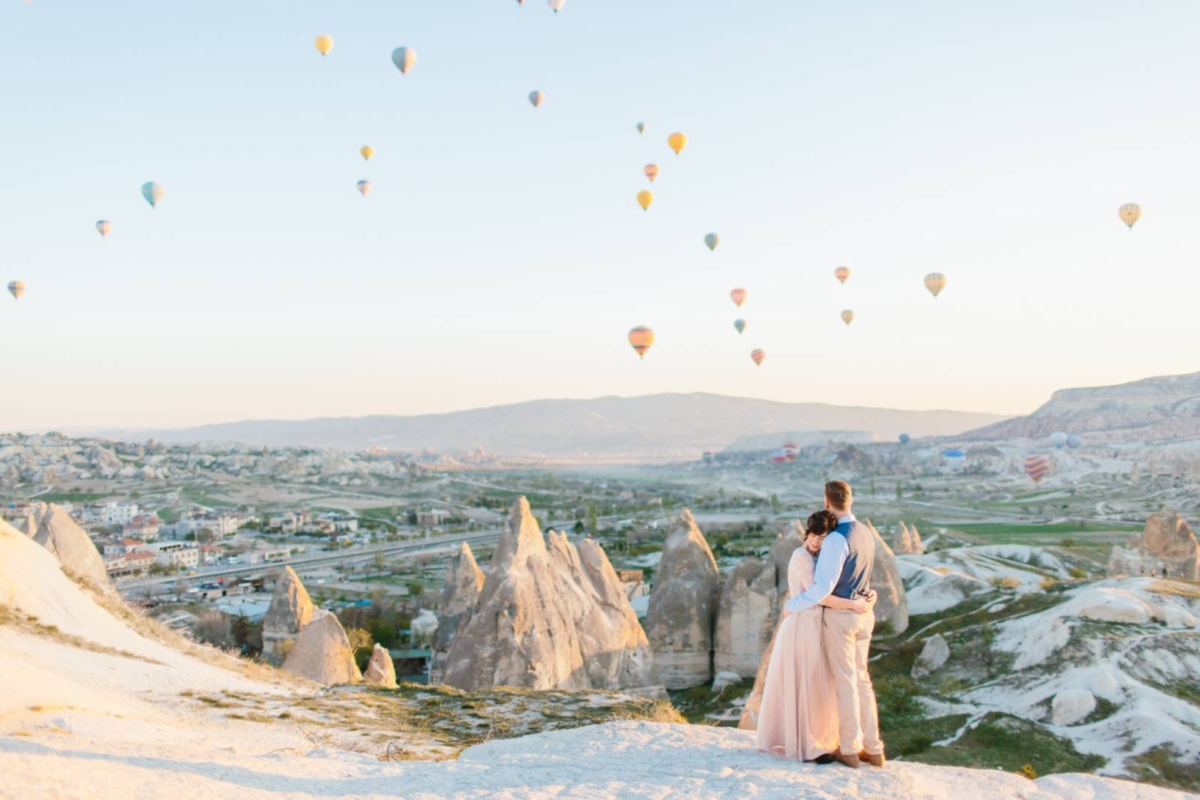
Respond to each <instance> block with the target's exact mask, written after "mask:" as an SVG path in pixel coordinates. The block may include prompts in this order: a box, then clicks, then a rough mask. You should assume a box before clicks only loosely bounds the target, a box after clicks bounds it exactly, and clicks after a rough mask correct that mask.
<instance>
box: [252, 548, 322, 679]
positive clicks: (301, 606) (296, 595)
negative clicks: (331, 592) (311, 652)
mask: <svg viewBox="0 0 1200 800" xmlns="http://www.w3.org/2000/svg"><path fill="white" fill-rule="evenodd" d="M312 618H313V602H312V598H311V597H309V596H308V591H307V590H306V589H305V588H304V584H303V583H301V582H300V576H298V575H297V574H296V572H295V570H293V569H292V568H291V567H284V568H283V572H282V573H281V574H280V576H279V578H278V580H277V581H276V582H275V593H274V594H273V595H272V596H271V605H270V606H269V607H268V608H267V613H266V616H264V617H263V633H262V637H263V655H264V656H266V658H267V660H268V661H270V662H272V663H274V664H279V663H282V662H283V660H284V659H285V658H287V656H288V651H289V650H291V648H292V645H293V644H294V643H295V641H296V637H297V636H299V635H300V631H301V630H303V628H304V626H305V625H307V624H308V623H309V622H310V621H311V620H312Z"/></svg>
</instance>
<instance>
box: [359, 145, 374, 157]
mask: <svg viewBox="0 0 1200 800" xmlns="http://www.w3.org/2000/svg"><path fill="white" fill-rule="evenodd" d="M358 152H360V153H362V157H363V161H370V160H371V156H373V155H375V148H374V147H371V145H369V144H364V145H363V146H362V147H361V148H360V149H359V151H358Z"/></svg>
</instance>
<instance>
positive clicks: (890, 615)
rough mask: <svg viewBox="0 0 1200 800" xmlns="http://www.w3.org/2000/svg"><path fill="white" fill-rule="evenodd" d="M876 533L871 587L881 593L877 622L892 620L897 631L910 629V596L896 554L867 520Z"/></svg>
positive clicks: (901, 631) (868, 521)
mask: <svg viewBox="0 0 1200 800" xmlns="http://www.w3.org/2000/svg"><path fill="white" fill-rule="evenodd" d="M867 525H868V526H869V527H870V528H871V532H872V533H874V534H875V564H874V566H873V567H872V568H871V588H872V589H874V590H875V591H876V592H878V593H879V599H878V600H876V601H875V622H876V624H877V625H878V623H880V622H884V621H887V622H890V623H891V624H892V630H893V631H894V632H895V633H903V632H904V631H905V630H907V629H908V597H907V596H906V595H905V593H904V582H903V581H901V580H900V567H899V565H898V564H897V563H896V555H895V553H893V552H892V548H890V547H888V544H887V542H885V541H884V540H883V537H882V536H880V535H879V531H877V530H875V526H874V525H872V524H871V521H870V520H867Z"/></svg>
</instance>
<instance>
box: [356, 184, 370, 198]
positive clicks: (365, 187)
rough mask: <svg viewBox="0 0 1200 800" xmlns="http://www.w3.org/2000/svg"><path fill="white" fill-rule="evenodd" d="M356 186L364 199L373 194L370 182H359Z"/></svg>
mask: <svg viewBox="0 0 1200 800" xmlns="http://www.w3.org/2000/svg"><path fill="white" fill-rule="evenodd" d="M355 185H356V186H358V191H359V192H360V193H361V194H362V196H363V197H366V196H367V195H369V194H370V193H371V182H370V181H359V182H358V183H357V184H355Z"/></svg>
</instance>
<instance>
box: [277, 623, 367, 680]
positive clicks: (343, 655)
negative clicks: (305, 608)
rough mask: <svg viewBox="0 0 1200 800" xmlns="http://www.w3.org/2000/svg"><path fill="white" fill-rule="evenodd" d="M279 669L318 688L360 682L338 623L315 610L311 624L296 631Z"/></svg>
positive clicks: (351, 651) (343, 630) (359, 673)
mask: <svg viewBox="0 0 1200 800" xmlns="http://www.w3.org/2000/svg"><path fill="white" fill-rule="evenodd" d="M283 669H284V671H286V672H291V673H293V674H296V675H300V676H301V677H304V678H308V679H309V680H311V681H316V682H317V683H319V684H321V685H322V686H334V685H336V684H339V683H357V682H359V681H361V680H362V673H361V672H359V671H358V664H357V663H355V661H354V651H353V650H352V649H350V639H349V638H348V637H347V636H346V630H345V629H344V628H343V627H342V623H341V622H339V621H338V618H337V617H335V616H334V615H333V614H330V613H329V612H328V611H323V610H321V609H317V610H316V611H315V612H314V614H313V618H312V621H311V622H309V623H308V624H307V625H305V626H304V627H303V628H302V629H301V630H300V635H299V636H297V637H296V643H295V645H294V646H293V647H292V648H291V651H290V652H289V653H288V655H287V658H286V659H285V660H284V662H283Z"/></svg>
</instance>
